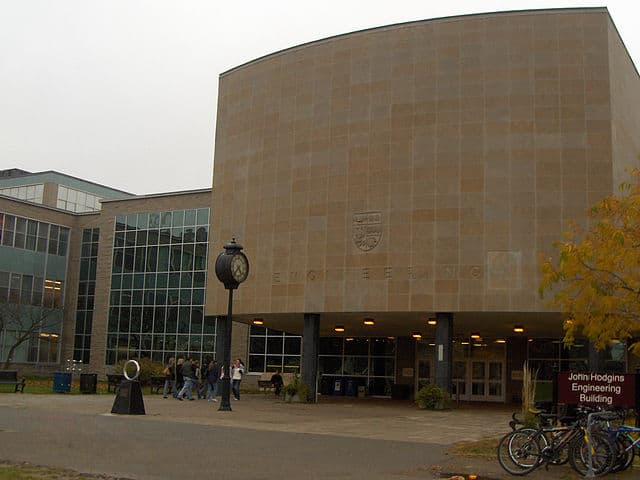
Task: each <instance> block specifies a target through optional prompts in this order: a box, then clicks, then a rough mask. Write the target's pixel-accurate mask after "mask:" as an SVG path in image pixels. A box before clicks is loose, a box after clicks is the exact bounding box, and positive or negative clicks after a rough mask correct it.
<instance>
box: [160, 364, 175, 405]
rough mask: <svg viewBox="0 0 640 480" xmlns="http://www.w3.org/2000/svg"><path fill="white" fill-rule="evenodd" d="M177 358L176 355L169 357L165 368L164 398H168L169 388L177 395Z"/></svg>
mask: <svg viewBox="0 0 640 480" xmlns="http://www.w3.org/2000/svg"><path fill="white" fill-rule="evenodd" d="M175 374H176V359H175V357H169V361H168V362H167V366H166V367H165V369H164V387H163V388H162V398H167V395H168V394H169V389H171V393H173V394H174V395H175V391H176V377H175Z"/></svg>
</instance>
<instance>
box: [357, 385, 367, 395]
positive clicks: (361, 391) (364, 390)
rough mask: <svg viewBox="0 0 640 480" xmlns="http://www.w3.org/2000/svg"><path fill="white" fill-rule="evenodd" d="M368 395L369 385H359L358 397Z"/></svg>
mask: <svg viewBox="0 0 640 480" xmlns="http://www.w3.org/2000/svg"><path fill="white" fill-rule="evenodd" d="M366 396H367V387H365V386H364V385H358V398H364V397H366Z"/></svg>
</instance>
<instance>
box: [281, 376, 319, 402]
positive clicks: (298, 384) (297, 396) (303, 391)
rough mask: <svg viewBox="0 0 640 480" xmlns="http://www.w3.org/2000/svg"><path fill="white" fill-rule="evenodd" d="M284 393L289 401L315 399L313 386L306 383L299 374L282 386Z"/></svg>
mask: <svg viewBox="0 0 640 480" xmlns="http://www.w3.org/2000/svg"><path fill="white" fill-rule="evenodd" d="M282 394H283V395H284V398H285V400H286V401H287V402H289V403H291V402H292V401H294V400H297V401H300V402H310V401H311V400H313V391H312V390H311V387H310V386H309V385H307V384H306V383H304V382H303V381H302V379H301V378H300V376H299V375H296V376H295V377H294V379H293V382H291V383H290V384H288V385H285V386H284V387H282Z"/></svg>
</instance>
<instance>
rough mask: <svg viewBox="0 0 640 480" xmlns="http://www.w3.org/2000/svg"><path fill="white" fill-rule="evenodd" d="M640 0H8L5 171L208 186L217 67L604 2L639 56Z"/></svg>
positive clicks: (151, 185) (0, 157) (1, 149)
mask: <svg viewBox="0 0 640 480" xmlns="http://www.w3.org/2000/svg"><path fill="white" fill-rule="evenodd" d="M638 5H640V4H639V2H637V0H624V1H610V2H608V4H605V3H604V2H566V1H561V0H557V1H555V2H542V1H524V0H523V1H457V0H449V1H438V2H436V1H432V0H422V1H408V0H407V1H405V0H393V1H389V0H386V1H378V0H367V1H360V0H357V1H355V0H354V1H351V0H340V1H335V0H322V1H313V2H311V1H302V0H298V1H288V0H287V1H284V0H282V1H278V0H271V1H268V0H261V1H258V0H256V1H254V0H248V1H244V2H228V1H222V0H206V1H204V0H181V1H178V0H176V1H166V0H126V1H125V0H103V1H92V0H48V1H47V0H0V169H4V168H12V167H15V168H22V169H25V170H29V171H33V172H37V171H42V170H57V171H60V172H63V173H67V174H69V175H74V176H77V177H81V178H85V179H87V180H91V181H94V182H97V183H101V184H104V185H108V186H111V187H115V188H119V189H122V190H126V191H129V192H131V193H137V194H145V193H155V192H164V191H176V190H186V189H194V188H209V187H210V186H211V178H212V172H213V143H214V128H215V113H216V102H217V88H218V76H219V75H220V73H222V72H224V71H225V70H228V69H230V68H233V67H235V66H237V65H240V64H242V63H245V62H247V61H249V60H252V59H254V58H257V57H260V56H262V55H266V54H269V53H272V52H275V51H277V50H281V49H284V48H288V47H291V46H294V45H298V44H300V43H305V42H309V41H313V40H317V39H321V38H324V37H328V36H331V35H337V34H341V33H347V32H351V31H354V30H361V29H364V28H370V27H376V26H382V25H388V24H391V23H398V22H405V21H412V20H422V19H429V18H437V17H443V16H450V15H461V14H471V13H482V12H492V11H501V10H521V9H529V8H550V7H552V8H556V7H579V6H607V7H608V8H609V12H610V14H611V16H612V18H613V20H614V22H615V24H616V26H617V27H618V30H619V32H620V34H621V36H622V39H623V40H624V42H625V44H626V46H627V48H628V50H629V52H630V54H631V56H632V58H633V59H634V61H635V63H636V65H638V64H639V62H640V15H639V13H640V6H638Z"/></svg>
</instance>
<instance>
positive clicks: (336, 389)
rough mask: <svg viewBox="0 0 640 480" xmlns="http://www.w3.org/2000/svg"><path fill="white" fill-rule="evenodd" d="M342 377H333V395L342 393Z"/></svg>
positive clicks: (343, 382)
mask: <svg viewBox="0 0 640 480" xmlns="http://www.w3.org/2000/svg"><path fill="white" fill-rule="evenodd" d="M344 385H345V381H344V378H341V377H336V378H334V379H333V395H334V396H340V395H344Z"/></svg>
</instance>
